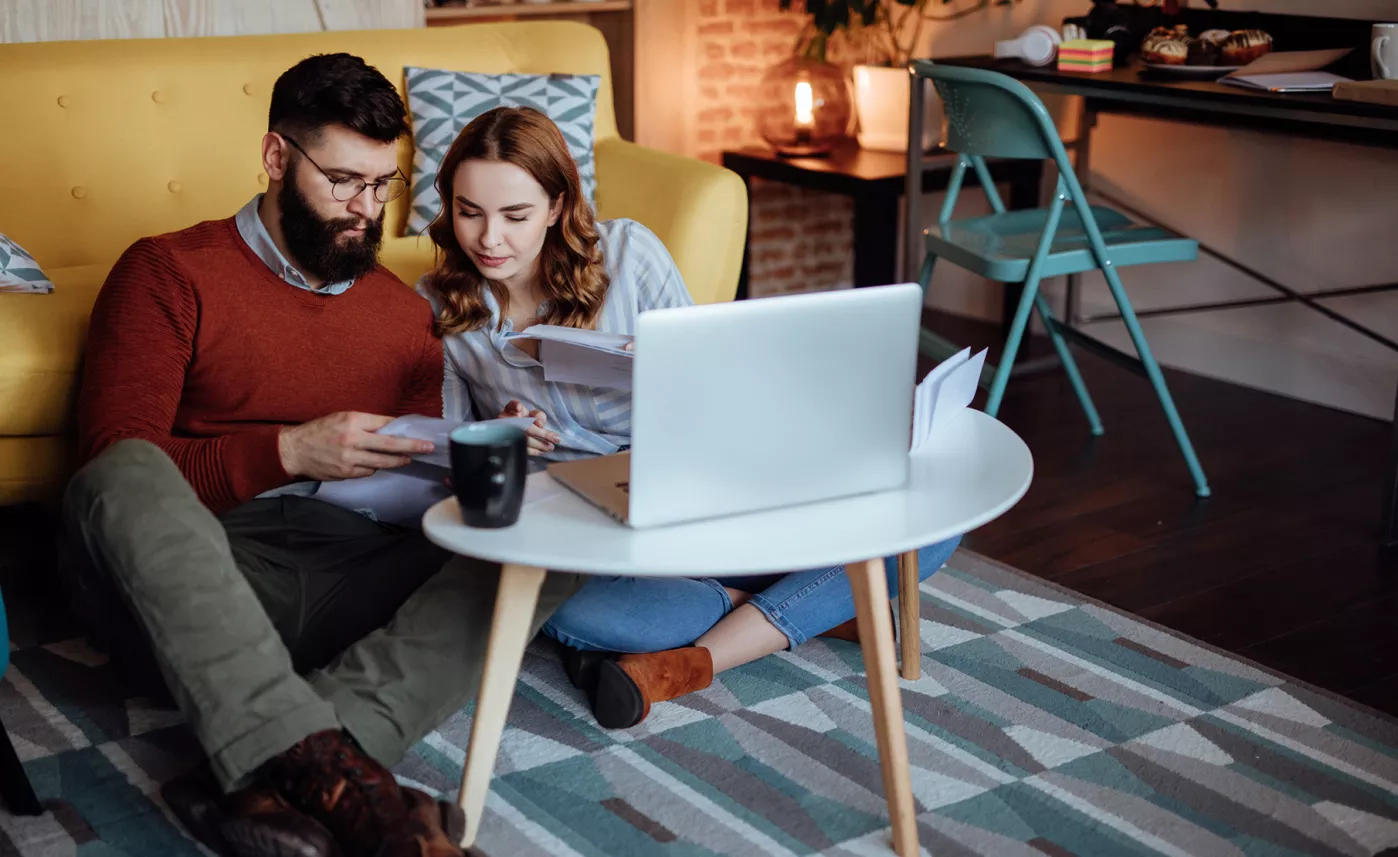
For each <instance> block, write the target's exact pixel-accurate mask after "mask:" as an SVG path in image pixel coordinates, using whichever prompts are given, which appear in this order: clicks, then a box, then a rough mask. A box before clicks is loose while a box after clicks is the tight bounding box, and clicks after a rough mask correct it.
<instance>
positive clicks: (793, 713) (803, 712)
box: [751, 693, 839, 733]
mask: <svg viewBox="0 0 1398 857" xmlns="http://www.w3.org/2000/svg"><path fill="white" fill-rule="evenodd" d="M751 708H752V710H753V711H756V712H757V713H758V714H765V715H767V716H768V717H774V718H776V719H777V720H781V721H784V722H786V723H790V724H791V725H792V726H800V727H802V728H805V729H810V730H812V731H814V732H821V733H825V732H831V731H834V730H835V729H838V728H839V727H838V726H836V725H835V721H833V720H831V719H830V718H829V717H828V716H826V714H825V712H824V711H821V710H820V708H819V707H818V706H817V705H816V704H815V703H814V702H812V701H811V698H810V697H809V696H806V695H805V694H804V693H792V694H788V695H786V696H782V697H778V698H777V699H769V700H767V701H766V702H759V703H758V704H756V705H754V706H751Z"/></svg>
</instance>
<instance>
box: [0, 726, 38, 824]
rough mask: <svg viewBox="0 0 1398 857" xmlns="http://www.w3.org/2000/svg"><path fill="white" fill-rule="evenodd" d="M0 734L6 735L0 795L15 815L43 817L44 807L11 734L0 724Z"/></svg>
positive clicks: (0, 747)
mask: <svg viewBox="0 0 1398 857" xmlns="http://www.w3.org/2000/svg"><path fill="white" fill-rule="evenodd" d="M0 733H3V735H4V740H3V741H0V795H3V796H4V798H5V805H6V806H8V807H9V808H10V812H12V813H14V814H15V815H43V814H44V807H43V805H42V804H40V803H39V798H38V797H37V796H36V795H35V794H34V787H33V786H32V785H30V784H29V775H28V774H26V773H25V772H24V763H23V762H21V761H20V760H19V755H18V754H17V753H15V747H14V745H13V744H11V743H10V733H8V732H5V731H4V725H3V724H0Z"/></svg>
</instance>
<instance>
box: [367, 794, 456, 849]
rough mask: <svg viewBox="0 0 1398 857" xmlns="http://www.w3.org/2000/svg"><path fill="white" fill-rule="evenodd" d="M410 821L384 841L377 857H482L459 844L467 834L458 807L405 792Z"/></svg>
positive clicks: (423, 795)
mask: <svg viewBox="0 0 1398 857" xmlns="http://www.w3.org/2000/svg"><path fill="white" fill-rule="evenodd" d="M403 799H404V801H405V802H406V803H407V805H408V821H407V823H406V824H404V825H403V827H402V828H401V829H399V831H398V832H397V833H395V834H393V835H392V836H390V837H389V838H387V839H385V840H384V843H383V845H382V846H380V848H379V851H378V854H376V855H375V857H463V855H468V857H470V855H480V852H479V851H476V850H475V849H471V850H468V851H462V850H461V847H460V846H458V845H457V844H456V843H458V842H460V841H461V836H462V834H463V833H464V832H465V830H466V825H465V816H464V815H462V813H461V808H460V807H458V806H457V805H456V804H448V803H444V802H443V803H439V802H437V801H434V800H433V799H432V798H431V797H429V796H427V795H426V794H424V793H423V792H421V791H418V790H417V789H412V788H404V789H403Z"/></svg>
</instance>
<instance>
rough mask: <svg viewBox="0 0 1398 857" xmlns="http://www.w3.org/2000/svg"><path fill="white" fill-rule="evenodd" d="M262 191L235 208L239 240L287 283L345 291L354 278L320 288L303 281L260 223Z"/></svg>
mask: <svg viewBox="0 0 1398 857" xmlns="http://www.w3.org/2000/svg"><path fill="white" fill-rule="evenodd" d="M262 197H263V194H260V193H259V194H257V195H256V196H254V197H253V198H252V199H250V200H248V203H247V205H244V206H243V207H242V208H240V209H239V210H238V214H237V216H236V217H234V218H233V221H234V223H236V224H237V226H238V234H239V235H241V236H243V241H245V242H247V245H248V247H249V248H251V249H252V252H253V253H255V254H256V255H257V258H259V259H261V260H262V263H263V264H264V265H266V266H267V267H268V268H270V269H271V271H272V273H273V274H276V275H277V276H278V277H280V278H281V279H282V280H283V281H284V282H287V283H290V284H291V285H293V286H295V287H296V288H298V289H305V290H306V291H308V292H315V293H316V294H321V295H340V294H344V293H345V292H347V291H349V287H350V286H352V285H354V280H345V281H343V282H339V283H326V284H325V285H323V286H321V287H320V288H318V289H317V288H314V287H313V286H311V284H310V283H308V282H306V278H305V277H304V276H303V275H302V274H301V272H300V271H298V270H296V267H295V266H294V265H292V264H291V263H290V262H288V261H287V260H286V257H285V256H283V255H282V251H281V250H279V249H277V244H276V242H275V241H273V240H272V236H271V234H270V233H268V232H267V227H266V226H265V225H264V224H263V223H262V217H261V216H260V215H258V213H257V210H258V206H260V205H261V204H262Z"/></svg>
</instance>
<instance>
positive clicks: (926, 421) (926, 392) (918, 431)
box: [910, 348, 971, 452]
mask: <svg viewBox="0 0 1398 857" xmlns="http://www.w3.org/2000/svg"><path fill="white" fill-rule="evenodd" d="M970 357H971V349H969V348H963V349H961V350H960V351H958V352H957V353H955V354H953V355H952V356H950V357H948V358H947V359H945V360H943V361H942V362H941V363H938V364H937V365H936V366H933V367H932V371H930V372H928V373H927V375H926V376H925V377H924V378H923V379H922V383H920V384H918V385H917V392H916V394H915V395H914V398H913V445H912V448H911V450H910V451H912V452H916V451H917V450H918V448H919V447H920V446H922V444H923V442H924V441H926V440H927V436H928V434H929V433H930V431H931V428H932V411H933V409H934V408H935V406H936V402H937V391H938V390H939V389H941V386H942V384H943V382H945V381H946V379H947V376H948V375H950V374H951V373H952V371H953V370H954V369H956V367H958V366H960V365H962V364H963V363H965V362H966V361H967V360H968V359H970Z"/></svg>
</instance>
